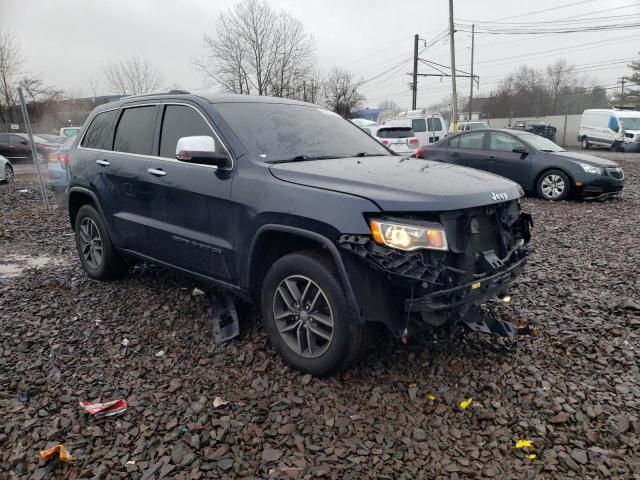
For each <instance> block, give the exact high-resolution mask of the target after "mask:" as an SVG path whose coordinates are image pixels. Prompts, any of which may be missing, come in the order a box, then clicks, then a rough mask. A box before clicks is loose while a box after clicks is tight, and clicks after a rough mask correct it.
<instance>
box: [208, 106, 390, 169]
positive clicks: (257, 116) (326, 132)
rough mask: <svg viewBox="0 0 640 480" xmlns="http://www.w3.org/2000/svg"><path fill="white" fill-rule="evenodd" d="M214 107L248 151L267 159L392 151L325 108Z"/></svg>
mask: <svg viewBox="0 0 640 480" xmlns="http://www.w3.org/2000/svg"><path fill="white" fill-rule="evenodd" d="M214 108H215V109H216V110H217V111H218V112H219V113H220V115H222V117H223V118H224V120H225V121H226V122H227V123H228V124H229V126H230V127H231V128H232V129H233V131H234V133H235V134H236V135H237V136H238V137H239V138H240V141H241V142H242V144H243V145H244V146H245V147H246V148H247V149H248V150H249V153H250V154H251V155H252V156H253V157H256V158H262V159H263V160H264V161H267V162H281V161H287V160H293V159H299V157H304V158H305V159H314V158H317V157H323V158H329V157H330V158H340V157H352V156H354V155H356V154H363V153H364V154H367V155H391V153H389V151H388V150H387V149H386V148H384V147H383V146H382V145H380V143H378V142H377V141H376V140H374V139H373V138H372V137H371V136H370V135H367V133H366V132H364V131H362V130H361V129H360V128H358V127H356V126H355V125H353V124H352V123H351V122H348V121H347V120H345V119H343V118H342V117H341V116H339V115H338V114H336V113H333V112H331V111H329V110H326V109H324V108H320V107H315V106H307V105H291V104H283V103H248V102H242V103H218V104H215V106H214Z"/></svg>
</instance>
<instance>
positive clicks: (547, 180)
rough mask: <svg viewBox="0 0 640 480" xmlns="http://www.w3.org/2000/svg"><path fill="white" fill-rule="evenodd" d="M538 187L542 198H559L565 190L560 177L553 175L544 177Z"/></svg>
mask: <svg viewBox="0 0 640 480" xmlns="http://www.w3.org/2000/svg"><path fill="white" fill-rule="evenodd" d="M540 187H541V189H542V193H543V194H544V196H545V197H547V198H552V199H556V198H559V197H561V196H562V194H563V193H564V189H565V188H566V186H565V184H564V180H563V179H562V177H560V176H559V175H555V174H551V175H547V176H546V177H544V179H542V183H541V185H540Z"/></svg>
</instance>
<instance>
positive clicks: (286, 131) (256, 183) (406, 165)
mask: <svg viewBox="0 0 640 480" xmlns="http://www.w3.org/2000/svg"><path fill="white" fill-rule="evenodd" d="M83 132H84V133H83V136H82V138H81V139H80V141H79V142H77V146H76V147H75V148H74V149H73V150H72V152H71V155H70V184H69V192H68V193H69V195H68V198H69V214H70V220H71V225H72V226H73V228H74V231H75V238H76V244H77V249H78V254H79V258H80V261H81V262H82V265H83V267H84V269H85V270H86V272H87V273H88V274H89V275H90V276H91V277H93V278H97V279H101V280H106V279H112V278H115V277H117V276H118V275H121V274H122V273H124V272H125V270H126V268H127V264H128V259H136V258H137V259H142V260H146V261H150V262H154V263H157V264H160V265H164V266H167V267H170V268H173V269H177V270H180V271H182V272H185V273H188V274H190V275H192V276H194V277H196V278H197V279H199V280H201V281H203V282H206V284H208V285H212V286H217V287H222V288H223V289H224V291H226V292H231V293H233V294H235V295H236V296H239V297H242V298H244V299H247V300H251V301H255V302H257V303H259V305H260V307H261V311H262V318H263V322H264V327H265V329H266V331H267V333H268V335H269V337H270V339H271V342H272V344H273V346H274V348H275V349H276V350H277V351H278V352H280V353H281V354H282V356H283V357H284V359H285V360H286V362H287V363H288V364H289V365H291V366H293V367H294V368H297V369H299V370H302V371H305V372H310V373H312V374H315V375H328V374H331V373H333V372H335V371H337V370H339V369H342V368H345V367H347V366H348V365H350V364H351V363H352V362H353V361H354V360H355V359H356V358H358V356H359V354H360V352H361V351H362V350H363V347H365V346H366V345H367V342H368V338H369V336H368V332H369V330H370V327H371V325H372V324H373V323H381V324H383V325H385V326H386V327H387V328H388V330H389V331H390V332H391V333H392V334H393V335H394V336H397V337H402V336H407V335H409V334H411V333H413V332H415V331H418V330H419V329H420V328H421V327H423V326H425V325H445V324H452V323H455V322H459V321H464V322H465V323H467V324H468V325H470V326H472V328H473V325H475V326H476V329H479V330H483V329H484V330H489V331H493V330H496V329H498V328H507V329H508V324H505V323H504V322H499V324H495V323H493V324H491V323H487V322H485V321H483V320H479V319H477V318H475V317H474V316H473V315H471V314H470V312H471V311H472V310H473V307H474V306H477V305H479V304H480V303H482V302H485V301H486V300H488V299H489V298H492V297H496V296H498V295H503V294H505V293H506V292H507V291H508V288H509V285H510V284H511V282H512V281H513V280H514V278H515V277H516V276H517V275H518V273H519V272H520V271H521V270H522V268H523V265H524V263H525V261H526V256H527V244H528V242H529V238H530V233H529V232H530V225H531V220H530V217H529V216H528V215H527V214H525V213H522V212H521V210H520V205H519V198H520V197H521V196H522V195H523V192H522V189H521V188H520V187H519V186H518V185H517V184H516V183H513V182H511V181H510V180H507V179H504V178H501V177H498V176H495V175H492V174H489V173H483V172H480V171H478V170H472V169H468V168H464V167H458V166H454V165H448V164H443V163H435V162H428V161H426V162H425V161H419V160H411V159H407V158H403V157H400V156H397V155H395V154H393V153H392V152H390V151H389V150H387V149H386V148H385V147H384V146H383V145H381V144H380V143H378V142H377V141H376V140H374V139H372V138H371V137H370V136H369V135H367V134H366V133H365V132H363V131H362V130H360V129H359V128H358V127H356V126H355V125H352V124H351V123H350V122H347V121H345V120H344V119H342V118H341V117H339V116H338V115H336V114H334V113H332V112H330V111H328V110H326V109H324V108H321V107H318V106H316V105H311V104H307V103H302V102H296V101H290V100H285V99H280V98H269V97H251V96H232V95H190V94H166V95H149V96H139V97H129V98H125V99H122V100H120V101H117V102H113V103H109V104H106V105H102V106H100V107H98V108H96V109H95V110H94V111H93V112H92V113H91V115H90V116H89V118H88V120H87V122H86V124H85V126H84V128H83ZM472 317H473V318H472ZM494 322H495V321H494Z"/></svg>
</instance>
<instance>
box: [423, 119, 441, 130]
mask: <svg viewBox="0 0 640 480" xmlns="http://www.w3.org/2000/svg"><path fill="white" fill-rule="evenodd" d="M427 129H428V130H429V131H430V132H432V131H434V130H442V122H441V121H440V119H439V118H428V119H427Z"/></svg>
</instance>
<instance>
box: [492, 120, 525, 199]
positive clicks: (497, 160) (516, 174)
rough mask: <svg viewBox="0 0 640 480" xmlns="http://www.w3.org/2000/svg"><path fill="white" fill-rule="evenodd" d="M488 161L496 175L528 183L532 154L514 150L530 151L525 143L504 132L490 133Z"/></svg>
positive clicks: (523, 183)
mask: <svg viewBox="0 0 640 480" xmlns="http://www.w3.org/2000/svg"><path fill="white" fill-rule="evenodd" d="M489 135H490V137H489V150H488V151H487V159H488V163H489V164H490V165H491V171H492V172H493V173H495V174H496V175H501V176H503V177H507V178H508V179H510V180H513V181H514V182H517V183H519V184H520V185H523V186H524V185H527V184H528V178H529V170H530V165H531V154H530V153H522V152H514V151H513V149H514V148H519V149H523V150H525V151H528V150H530V149H528V148H527V147H526V146H525V145H524V143H522V142H521V141H520V140H518V139H517V138H515V137H514V136H513V135H509V134H508V133H504V132H490V133H489Z"/></svg>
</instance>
